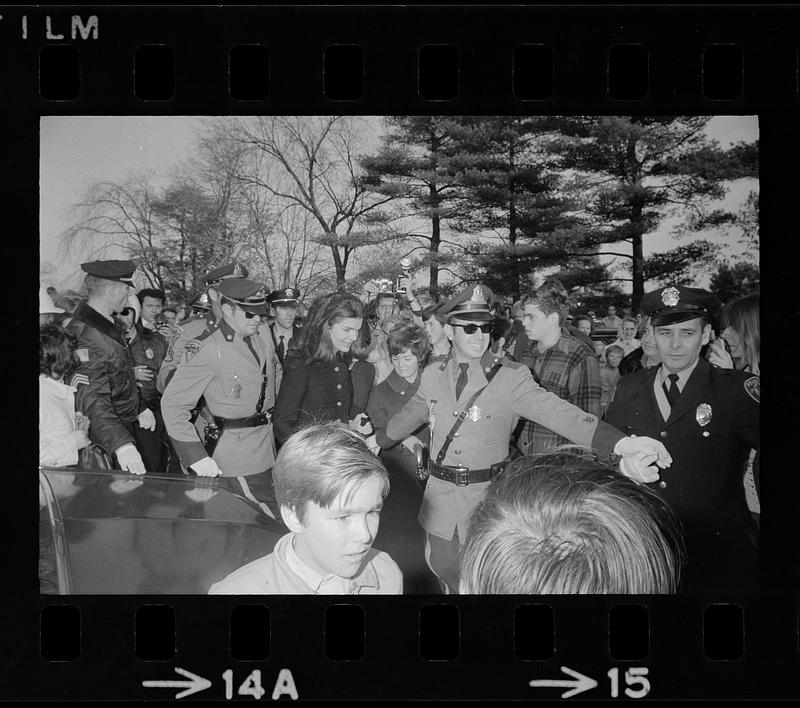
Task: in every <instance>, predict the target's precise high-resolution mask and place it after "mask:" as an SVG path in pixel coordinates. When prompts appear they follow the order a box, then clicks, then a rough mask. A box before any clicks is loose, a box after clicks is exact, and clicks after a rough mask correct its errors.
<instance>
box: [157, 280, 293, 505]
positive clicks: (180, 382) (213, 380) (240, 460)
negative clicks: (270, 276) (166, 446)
mask: <svg viewBox="0 0 800 708" xmlns="http://www.w3.org/2000/svg"><path fill="white" fill-rule="evenodd" d="M217 288H218V291H219V296H220V299H219V302H218V304H219V308H220V312H221V319H220V320H219V321H218V323H217V326H216V327H214V328H206V329H205V330H203V332H202V333H201V334H199V335H198V336H197V337H195V338H194V339H192V340H190V341H188V342H187V343H186V346H185V347H184V352H183V361H182V362H181V364H180V366H178V367H177V368H176V369H175V373H174V374H173V375H172V377H171V379H170V381H169V383H168V384H167V387H166V388H165V389H164V395H163V397H162V399H161V411H162V414H163V416H164V423H165V424H166V428H167V433H168V434H169V437H170V440H171V441H172V444H173V446H174V448H175V450H176V452H177V453H178V455H179V456H180V458H181V461H182V463H183V464H184V466H185V467H187V468H188V469H189V470H191V471H192V472H194V473H195V474H197V475H199V476H203V477H216V476H220V475H221V476H222V477H223V478H225V480H226V481H228V483H229V486H230V487H231V489H233V490H234V491H236V492H237V493H239V494H243V495H245V496H246V497H248V498H250V499H254V500H256V501H258V502H260V503H261V506H262V508H263V509H264V511H265V512H266V513H268V514H269V515H270V516H273V517H274V518H280V517H279V515H278V514H277V513H276V512H277V508H276V507H275V504H274V502H275V497H274V492H273V488H272V475H271V470H272V466H273V463H274V461H275V443H274V440H273V435H272V414H273V408H274V405H275V363H276V357H275V352H274V351H273V349H272V342H271V341H270V340H269V338H268V337H265V336H261V335H259V333H258V327H259V324H260V319H259V315H261V314H265V313H266V312H267V309H268V307H267V299H266V295H267V294H266V291H265V289H264V288H263V286H262V285H261V284H259V283H256V282H253V281H252V280H247V279H246V278H226V279H223V280H222V281H221V282H220V283H219V285H218V286H217ZM201 397H203V398H204V399H205V403H206V405H207V407H208V410H209V412H210V414H211V416H213V421H214V423H215V424H216V426H217V427H218V429H219V431H220V437H219V439H218V440H217V441H213V440H206V443H205V446H204V444H203V442H201V440H200V437H199V435H198V432H197V430H196V428H195V427H194V425H192V422H191V414H192V409H193V408H195V406H197V404H198V401H199V400H200V398H201Z"/></svg>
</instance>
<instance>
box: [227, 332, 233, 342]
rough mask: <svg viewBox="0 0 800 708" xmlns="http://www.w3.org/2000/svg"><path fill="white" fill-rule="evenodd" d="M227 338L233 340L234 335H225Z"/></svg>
mask: <svg viewBox="0 0 800 708" xmlns="http://www.w3.org/2000/svg"><path fill="white" fill-rule="evenodd" d="M225 339H227V340H228V341H229V342H230V341H231V339H233V335H230V334H229V335H228V336H227V337H225Z"/></svg>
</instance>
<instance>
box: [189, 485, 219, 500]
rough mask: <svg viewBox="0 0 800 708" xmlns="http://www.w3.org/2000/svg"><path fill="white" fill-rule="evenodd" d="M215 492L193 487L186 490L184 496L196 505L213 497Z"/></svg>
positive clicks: (206, 488) (208, 488)
mask: <svg viewBox="0 0 800 708" xmlns="http://www.w3.org/2000/svg"><path fill="white" fill-rule="evenodd" d="M216 493H217V492H216V491H215V490H213V489H211V488H210V487H194V488H193V489H187V490H186V491H185V492H184V494H185V495H186V496H187V497H189V499H191V500H192V501H193V502H196V503H198V504H202V503H204V502H207V501H208V500H209V499H211V497H213V496H214V495H215V494H216Z"/></svg>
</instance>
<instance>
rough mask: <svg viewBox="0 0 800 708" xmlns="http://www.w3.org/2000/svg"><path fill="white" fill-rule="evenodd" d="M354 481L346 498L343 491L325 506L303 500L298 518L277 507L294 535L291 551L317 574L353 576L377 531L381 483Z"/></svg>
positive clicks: (357, 571)
mask: <svg viewBox="0 0 800 708" xmlns="http://www.w3.org/2000/svg"><path fill="white" fill-rule="evenodd" d="M358 484H359V486H358V488H357V489H356V490H355V491H354V492H353V494H352V495H351V496H350V498H349V499H348V498H347V494H346V493H345V492H343V493H341V494H339V495H338V496H337V497H336V498H335V499H334V500H333V503H332V504H331V505H330V507H328V508H325V507H321V506H319V505H318V504H316V503H315V502H313V501H308V502H306V505H305V510H304V511H305V513H304V514H303V520H302V521H300V520H299V519H298V517H297V515H296V514H294V513H293V512H291V511H288V510H287V509H286V508H285V507H284V508H282V509H281V513H282V514H283V516H284V520H285V521H286V523H287V525H288V526H289V528H290V529H291V530H292V531H294V532H295V534H296V535H295V537H294V550H295V553H297V555H298V557H299V558H300V560H302V561H303V563H305V564H306V565H307V566H308V567H309V568H311V569H312V570H315V571H316V572H317V573H320V574H321V575H328V574H329V573H333V574H334V575H338V576H339V577H341V578H353V577H355V576H357V575H358V574H359V573H360V572H361V570H362V568H363V567H364V561H365V560H366V556H367V551H369V549H370V548H371V547H372V542H373V541H374V540H375V536H376V534H377V533H378V526H379V523H380V514H381V508H382V507H383V496H382V494H381V492H382V491H383V484H382V483H381V481H380V480H379V479H376V478H374V477H373V478H369V479H367V480H366V481H363V482H359V483H358ZM346 491H347V490H346Z"/></svg>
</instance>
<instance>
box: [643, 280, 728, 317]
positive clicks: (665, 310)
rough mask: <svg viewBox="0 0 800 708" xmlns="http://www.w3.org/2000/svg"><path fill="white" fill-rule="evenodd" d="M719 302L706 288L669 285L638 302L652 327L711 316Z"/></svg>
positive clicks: (715, 311)
mask: <svg viewBox="0 0 800 708" xmlns="http://www.w3.org/2000/svg"><path fill="white" fill-rule="evenodd" d="M719 306H720V302H719V300H717V298H716V297H715V296H714V295H713V294H712V293H710V292H708V290H703V289H702V288H687V287H686V286H684V285H670V286H668V287H666V288H659V289H658V290H653V291H652V292H649V293H647V294H645V296H644V297H643V298H642V301H641V303H640V306H639V307H640V309H641V311H642V314H644V315H648V316H649V317H650V324H651V325H652V326H653V327H657V326H658V325H670V324H676V323H678V322H686V321H687V320H693V319H695V318H697V317H705V318H706V319H708V318H711V317H713V316H714V315H715V314H716V313H717V310H719Z"/></svg>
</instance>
